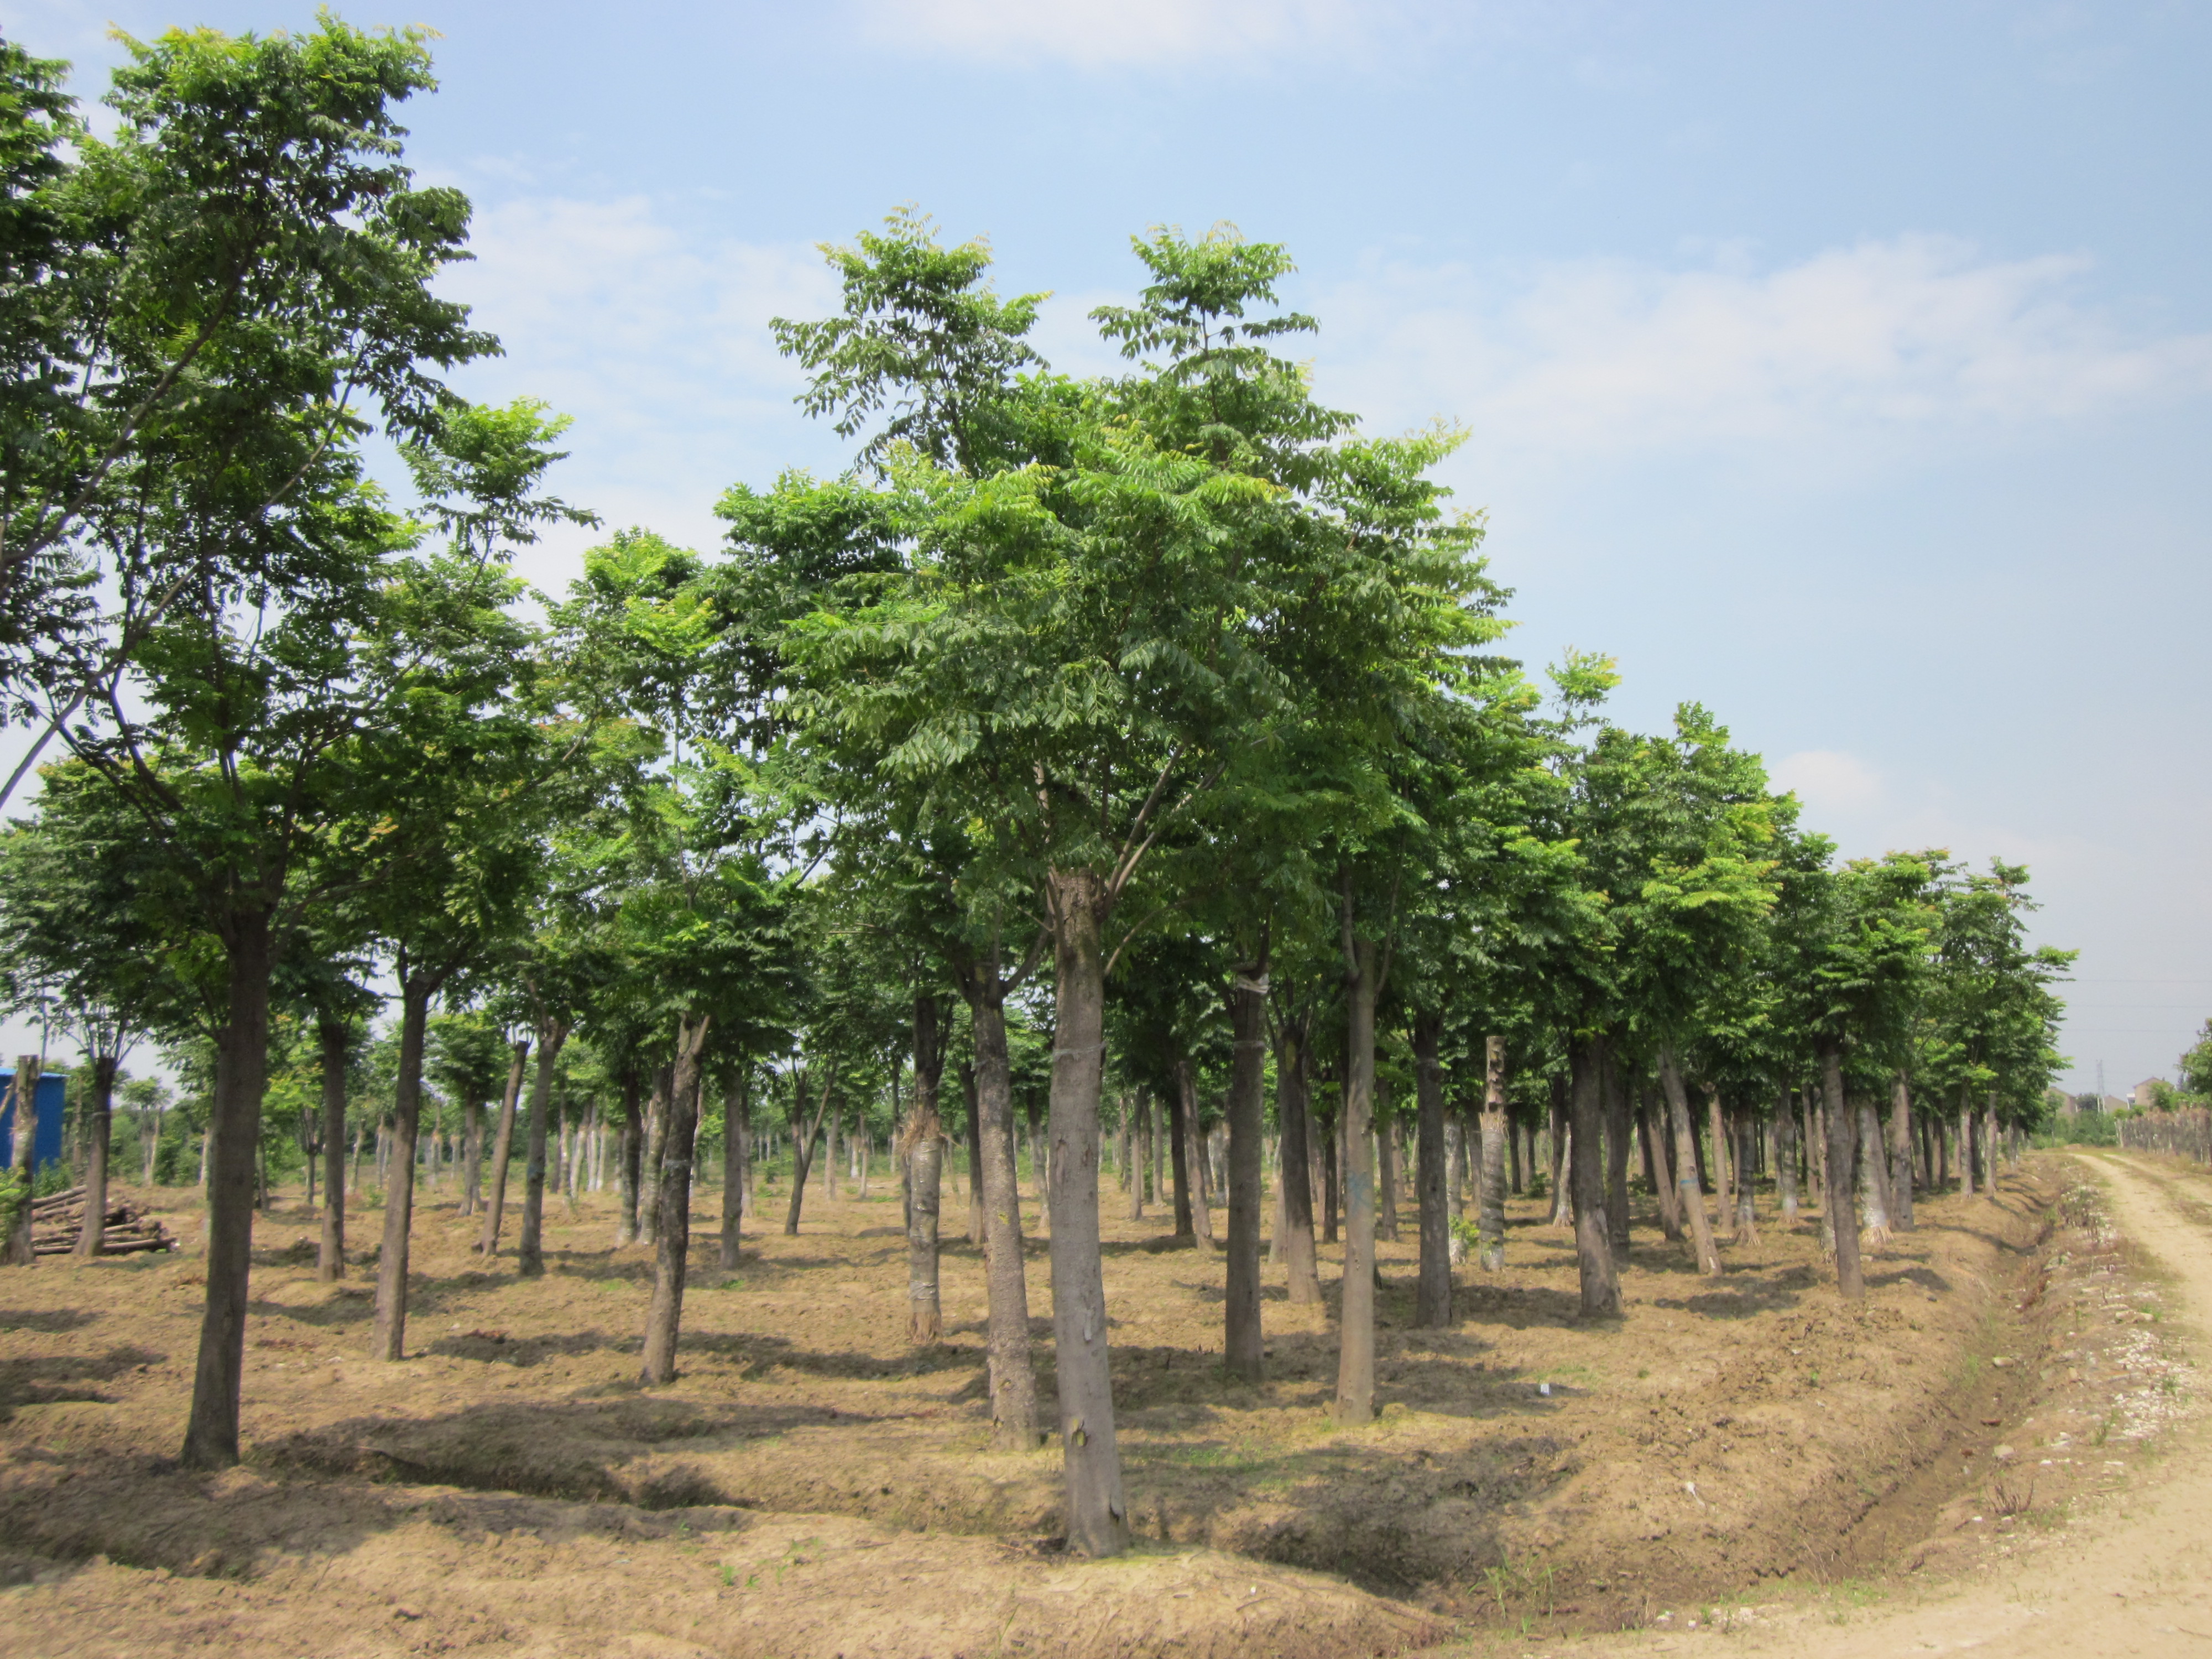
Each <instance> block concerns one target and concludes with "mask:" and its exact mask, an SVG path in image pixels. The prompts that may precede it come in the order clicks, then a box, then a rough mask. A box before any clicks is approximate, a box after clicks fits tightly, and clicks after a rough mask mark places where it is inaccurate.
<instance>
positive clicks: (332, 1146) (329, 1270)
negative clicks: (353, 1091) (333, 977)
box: [315, 1019, 353, 1285]
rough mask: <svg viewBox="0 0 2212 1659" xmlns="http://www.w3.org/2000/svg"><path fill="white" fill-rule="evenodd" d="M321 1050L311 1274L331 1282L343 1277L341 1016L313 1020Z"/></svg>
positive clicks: (348, 1036)
mask: <svg viewBox="0 0 2212 1659" xmlns="http://www.w3.org/2000/svg"><path fill="white" fill-rule="evenodd" d="M315 1035H316V1037H317V1038H318V1040H319V1042H320V1043H321V1046H322V1051H323V1237H322V1244H321V1247H320V1249H318V1250H317V1252H316V1255H315V1278H316V1279H317V1280H318V1281H319V1283H322V1284H325V1285H334V1284H336V1283H337V1281H338V1280H339V1279H343V1278H344V1277H345V1173H346V1170H345V1114H346V1054H347V1051H348V1049H349V1048H350V1047H351V1046H352V1041H353V1030H352V1028H351V1027H350V1026H349V1025H348V1024H346V1023H345V1021H343V1020H342V1019H325V1020H321V1021H319V1022H317V1024H316V1026H315Z"/></svg>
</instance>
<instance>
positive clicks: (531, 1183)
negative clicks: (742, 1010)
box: [514, 1018, 704, 1301]
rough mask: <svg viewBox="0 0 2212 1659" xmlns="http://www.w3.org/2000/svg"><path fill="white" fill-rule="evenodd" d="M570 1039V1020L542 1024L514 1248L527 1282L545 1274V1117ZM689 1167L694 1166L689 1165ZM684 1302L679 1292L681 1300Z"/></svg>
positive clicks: (694, 1106) (694, 1115) (695, 1114)
mask: <svg viewBox="0 0 2212 1659" xmlns="http://www.w3.org/2000/svg"><path fill="white" fill-rule="evenodd" d="M702 1030H704V1024H703V1022H702ZM565 1042H568V1022H567V1021H565V1020H559V1019H552V1018H544V1019H540V1020H539V1021H538V1075H537V1077H535V1078H534V1079H532V1081H531V1085H530V1137H529V1142H528V1146H527V1149H526V1152H525V1153H524V1163H523V1166H522V1227H521V1230H520V1233H519V1234H518V1235H517V1237H516V1239H515V1249H514V1255H515V1267H516V1269H517V1270H518V1271H519V1272H520V1273H521V1275H522V1277H523V1278H525V1279H537V1278H539V1277H541V1276H542V1275H543V1274H544V1272H545V1115H546V1113H547V1112H548V1110H550V1108H551V1105H552V1101H553V1067H554V1066H555V1065H556V1063H557V1062H558V1061H559V1060H560V1058H561V1047H562V1044H563V1043H565ZM698 1115H699V1103H698V1102H697V1101H696V1100H694V1101H693V1102H692V1103H691V1116H692V1121H693V1123H694V1124H695V1125H696V1123H697V1121H698ZM684 1156H685V1157H686V1158H687V1159H688V1158H689V1157H690V1154H689V1153H688V1152H687V1153H686V1154H685V1155H684ZM685 1167H686V1168H687V1169H688V1168H689V1167H690V1166H689V1164H686V1166H685ZM681 1299H682V1298H681V1295H680V1293H679V1296H678V1300H679V1301H680V1300H681Z"/></svg>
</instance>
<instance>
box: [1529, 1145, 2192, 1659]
mask: <svg viewBox="0 0 2212 1659" xmlns="http://www.w3.org/2000/svg"><path fill="white" fill-rule="evenodd" d="M2083 1161H2084V1163H2085V1164H2087V1165H2088V1166H2089V1167H2090V1168H2091V1169H2092V1170H2093V1171H2094V1172H2095V1174H2096V1176H2098V1178H2099V1179H2100V1182H2102V1183H2103V1184H2104V1186H2105V1187H2106V1190H2107V1191H2108V1193H2109V1194H2110V1196H2111V1203H2112V1212H2113V1215H2114V1218H2116V1219H2117V1220H2118V1223H2119V1225H2120V1226H2121V1228H2122V1230H2123V1231H2124V1233H2125V1234H2126V1235H2127V1236H2128V1237H2129V1238H2130V1240H2131V1241H2132V1242H2133V1243H2135V1244H2136V1245H2137V1246H2139V1247H2140V1248H2141V1249H2142V1250H2143V1251H2145V1252H2146V1253H2147V1254H2148V1255H2150V1256H2152V1257H2154V1259H2155V1261H2156V1262H2157V1264H2158V1267H2160V1269H2162V1270H2163V1271H2164V1272H2165V1273H2168V1274H2171V1275H2172V1280H2171V1284H2170V1285H2169V1286H2168V1287H2167V1291H2166V1299H2167V1301H2168V1304H2169V1305H2170V1306H2171V1307H2172V1309H2173V1310H2174V1311H2175V1312H2176V1313H2177V1314H2178V1315H2179V1316H2180V1318H2181V1319H2182V1320H2183V1321H2184V1322H2185V1327H2184V1328H2185V1332H2186V1335H2187V1340H2188V1342H2189V1346H2190V1348H2191V1360H2192V1362H2193V1364H2194V1366H2195V1368H2196V1373H2197V1378H2198V1379H2199V1381H2200V1383H2202V1381H2203V1380H2204V1379H2212V1178H2207V1177H2205V1176H2200V1175H2188V1174H2185V1175H2176V1174H2174V1173H2172V1172H2171V1170H2168V1169H2166V1168H2161V1167H2160V1166H2157V1165H2154V1164H2150V1163H2148V1162H2146V1161H2142V1160H2138V1159H2135V1158H2129V1157H2127V1156H2124V1155H2122V1154H2116V1153H2106V1154H2093V1153H2092V1154H2085V1155H2084V1158H2083ZM1761 1613H1762V1615H1763V1616H1760V1615H1755V1616H1754V1617H1753V1619H1752V1620H1750V1621H1748V1622H1735V1623H1734V1624H1732V1626H1730V1627H1729V1629H1727V1630H1726V1631H1725V1632H1717V1631H1715V1632H1708V1631H1695V1632H1692V1631H1681V1632H1667V1633H1659V1632H1644V1633H1639V1634H1638V1635H1636V1636H1632V1637H1615V1638H1601V1639H1599V1640H1595V1641H1592V1642H1589V1643H1587V1644H1576V1645H1575V1646H1573V1647H1572V1648H1571V1649H1570V1650H1569V1651H1571V1652H1572V1653H1573V1654H1575V1655H1576V1656H1577V1659H1596V1656H1599V1655H1622V1656H1627V1655H1646V1654H1656V1653H1689V1652H1695V1651H1699V1650H1703V1648H1704V1647H1705V1645H1707V1644H1711V1643H1714V1642H1716V1641H1717V1642H1720V1643H1722V1644H1725V1646H1726V1647H1727V1649H1728V1650H1729V1652H1731V1653H1747V1654H1760V1653H1774V1654H1784V1653H1786V1654H1789V1655H1790V1656H1791V1659H1860V1656H1865V1655H1874V1654H1929V1653H1959V1652H1965V1651H1967V1650H1982V1651H1986V1652H1990V1653H1993V1654H2002V1655H2004V1656H2006V1659H2087V1656H2095V1659H2119V1656H2124V1655H2158V1656H2164V1655H2169V1654H2175V1655H2179V1654H2190V1655H2198V1656H2205V1659H2212V1413H2205V1412H2203V1411H2202V1410H2199V1411H2197V1413H2194V1415H2193V1416H2192V1417H2191V1419H2190V1420H2189V1421H2188V1422H2186V1423H2185V1425H2183V1426H2181V1427H2180V1428H2179V1429H2178V1430H2177V1431H2175V1433H2174V1436H2173V1438H2172V1442H2171V1443H2170V1445H2169V1446H2168V1447H2167V1449H2166V1455H2164V1456H2163V1457H2162V1458H2160V1459H2158V1460H2156V1461H2154V1462H2149V1463H2148V1466H2147V1467H2146V1468H2145V1469H2144V1471H2143V1473H2142V1476H2141V1478H2140V1485H2139V1486H2138V1488H2137V1489H2136V1491H2134V1492H2130V1493H2128V1494H2125V1495H2124V1496H2123V1497H2120V1498H2114V1499H2111V1500H2107V1501H2106V1504H2104V1505H2103V1506H2102V1507H2101V1508H2100V1510H2094V1511H2092V1512H2091V1513H2089V1514H2087V1515H2086V1516H2083V1517H2081V1520H2080V1522H2078V1523H2077V1524H2075V1525H2073V1526H2070V1527H2069V1528H2067V1529H2066V1530H2065V1531H2064V1532H2063V1533H2062V1534H2057V1535H2056V1536H2052V1537H2050V1538H2047V1539H2044V1540H2041V1541H2038V1542H2037V1543H2036V1544H2034V1545H2033V1546H2032V1547H2028V1548H2027V1549H2025V1550H2023V1551H2022V1552H2021V1553H2019V1554H2017V1555H2015V1556H2014V1557H2012V1558H2010V1559H2007V1560H2006V1561H2004V1562H2003V1563H2002V1565H1998V1566H1997V1567H1996V1569H1995V1570H1994V1571H1984V1572H1981V1573H1979V1574H1978V1575H1977V1576H1976V1577H1974V1578H1972V1580H1970V1581H1969V1582H1968V1583H1966V1584H1965V1585H1963V1586H1960V1585H1952V1586H1949V1587H1948V1588H1931V1589H1929V1590H1928V1591H1925V1592H1921V1591H1914V1592H1911V1593H1910V1594H1909V1597H1908V1599H1905V1600H1903V1601H1891V1602H1888V1603H1886V1604H1883V1605H1881V1606H1879V1607H1875V1608H1872V1609H1870V1610H1866V1611H1853V1610H1844V1609H1839V1608H1838V1607H1835V1606H1833V1605H1825V1606H1821V1607H1817V1608H1809V1609H1808V1608H1793V1609H1774V1610H1771V1611H1769V1610H1761Z"/></svg>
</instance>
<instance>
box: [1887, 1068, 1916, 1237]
mask: <svg viewBox="0 0 2212 1659" xmlns="http://www.w3.org/2000/svg"><path fill="white" fill-rule="evenodd" d="M1889 1220H1890V1225H1892V1226H1893V1227H1895V1228H1896V1229H1897V1230H1898V1231H1899V1232H1907V1233H1909V1232H1911V1231H1913V1225H1912V1090H1911V1085H1909V1084H1908V1083H1907V1082H1906V1081H1905V1073H1903V1072H1899V1073H1898V1074H1897V1075H1896V1076H1895V1077H1894V1078H1893V1079H1891V1082H1890V1090H1889Z"/></svg>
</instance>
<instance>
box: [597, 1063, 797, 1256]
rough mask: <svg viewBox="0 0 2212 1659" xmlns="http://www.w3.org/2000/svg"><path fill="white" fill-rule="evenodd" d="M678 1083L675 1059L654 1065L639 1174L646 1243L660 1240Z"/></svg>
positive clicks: (640, 1225) (640, 1230) (640, 1221)
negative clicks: (664, 1166) (672, 1094)
mask: <svg viewBox="0 0 2212 1659" xmlns="http://www.w3.org/2000/svg"><path fill="white" fill-rule="evenodd" d="M675 1086H676V1067H675V1066H674V1065H673V1064H672V1063H671V1064H670V1065H666V1066H657V1067H655V1068H654V1070H653V1091H652V1093H650V1094H648V1095H647V1097H646V1100H645V1159H644V1167H643V1168H642V1169H641V1170H639V1171H638V1177H637V1236H638V1239H639V1242H641V1243H646V1244H653V1245H658V1244H659V1243H660V1160H661V1159H662V1158H664V1157H665V1156H666V1155H667V1147H668V1100H669V1091H671V1090H672V1089H673V1088H675ZM810 1151H811V1148H810Z"/></svg>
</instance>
